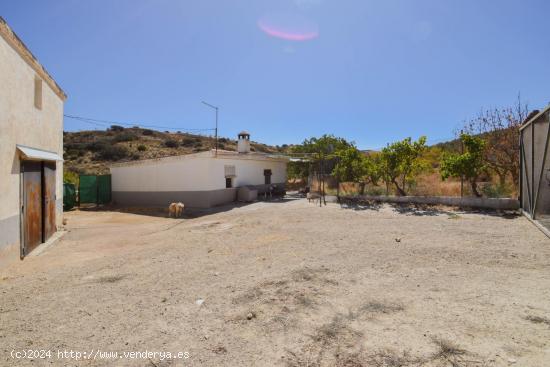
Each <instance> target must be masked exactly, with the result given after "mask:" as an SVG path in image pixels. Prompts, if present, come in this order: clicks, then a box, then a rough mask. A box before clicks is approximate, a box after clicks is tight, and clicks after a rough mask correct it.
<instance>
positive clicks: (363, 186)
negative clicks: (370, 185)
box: [359, 182, 365, 196]
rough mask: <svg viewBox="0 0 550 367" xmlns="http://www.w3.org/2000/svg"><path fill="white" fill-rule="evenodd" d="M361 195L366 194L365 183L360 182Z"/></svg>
mask: <svg viewBox="0 0 550 367" xmlns="http://www.w3.org/2000/svg"><path fill="white" fill-rule="evenodd" d="M359 195H361V196H363V195H365V183H364V182H359Z"/></svg>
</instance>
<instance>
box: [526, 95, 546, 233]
mask: <svg viewBox="0 0 550 367" xmlns="http://www.w3.org/2000/svg"><path fill="white" fill-rule="evenodd" d="M549 115H550V105H549V106H547V107H546V108H545V109H544V110H542V111H541V112H539V113H538V114H536V115H535V116H533V117H532V118H531V119H529V120H528V121H527V122H526V123H525V124H523V125H522V126H521V128H520V150H521V152H520V157H521V158H520V159H521V161H520V175H521V176H520V206H521V209H522V211H523V213H524V214H525V215H526V216H527V217H528V218H530V219H532V220H537V221H538V223H539V224H542V225H544V226H545V227H547V228H550V227H549V226H548V225H550V159H548V155H549V154H550V150H549V143H550V116H549Z"/></svg>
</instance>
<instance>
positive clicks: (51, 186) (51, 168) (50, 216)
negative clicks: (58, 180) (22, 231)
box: [42, 162, 56, 242]
mask: <svg viewBox="0 0 550 367" xmlns="http://www.w3.org/2000/svg"><path fill="white" fill-rule="evenodd" d="M43 167H44V171H43V180H42V189H43V194H44V199H43V200H44V210H43V215H44V236H43V238H42V240H43V241H42V242H46V241H47V240H48V238H50V237H51V236H52V235H53V234H54V233H55V230H56V228H55V199H56V197H55V162H44V166H43Z"/></svg>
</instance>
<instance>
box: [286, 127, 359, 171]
mask: <svg viewBox="0 0 550 367" xmlns="http://www.w3.org/2000/svg"><path fill="white" fill-rule="evenodd" d="M352 145H353V144H352V143H349V142H348V141H346V139H344V138H338V137H336V136H334V135H326V134H325V135H323V136H321V137H320V138H316V137H313V138H311V139H306V140H304V141H303V142H302V144H299V145H295V146H293V147H292V148H291V149H290V152H291V153H294V155H295V156H297V157H299V156H302V157H303V158H304V161H295V162H290V163H289V164H288V168H287V174H288V176H289V177H290V178H301V179H306V178H307V177H308V176H309V175H310V173H311V168H312V166H313V167H315V166H318V165H319V163H320V162H321V161H325V160H332V159H334V158H335V157H336V152H337V151H340V150H342V149H346V148H349V147H351V146H352Z"/></svg>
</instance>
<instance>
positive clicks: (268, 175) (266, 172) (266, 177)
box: [264, 169, 271, 185]
mask: <svg viewBox="0 0 550 367" xmlns="http://www.w3.org/2000/svg"><path fill="white" fill-rule="evenodd" d="M264 183H265V184H266V185H270V184H271V170H270V169H264Z"/></svg>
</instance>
